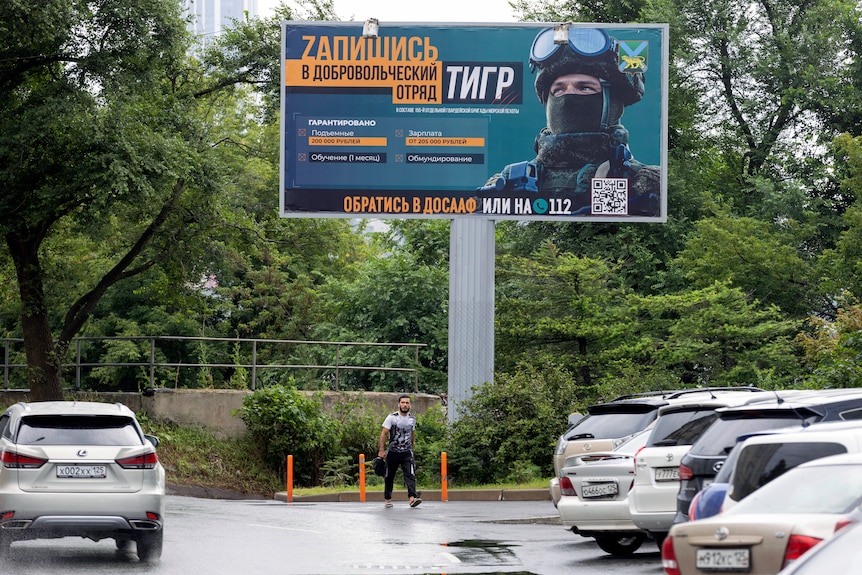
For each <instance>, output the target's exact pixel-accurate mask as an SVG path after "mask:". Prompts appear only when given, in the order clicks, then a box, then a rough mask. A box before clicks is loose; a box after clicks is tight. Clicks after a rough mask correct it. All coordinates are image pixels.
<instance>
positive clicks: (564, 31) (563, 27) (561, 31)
mask: <svg viewBox="0 0 862 575" xmlns="http://www.w3.org/2000/svg"><path fill="white" fill-rule="evenodd" d="M571 26H572V23H571V22H566V23H564V24H557V25H556V26H554V44H557V45H560V46H565V45H566V44H568V42H569V28H571Z"/></svg>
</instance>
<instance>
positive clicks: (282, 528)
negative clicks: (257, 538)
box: [248, 523, 326, 535]
mask: <svg viewBox="0 0 862 575" xmlns="http://www.w3.org/2000/svg"><path fill="white" fill-rule="evenodd" d="M248 526H249V527H262V528H264V529H278V530H280V531H301V532H302V533H315V534H318V535H323V534H324V533H326V532H325V531H314V530H312V529H293V528H292V527H275V526H273V525H257V524H255V523H249V524H248Z"/></svg>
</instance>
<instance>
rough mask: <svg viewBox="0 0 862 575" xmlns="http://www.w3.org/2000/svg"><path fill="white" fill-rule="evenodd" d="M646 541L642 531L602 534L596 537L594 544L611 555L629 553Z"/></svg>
mask: <svg viewBox="0 0 862 575" xmlns="http://www.w3.org/2000/svg"><path fill="white" fill-rule="evenodd" d="M644 541H646V535H644V534H643V533H632V534H629V535H602V536H599V537H596V545H598V546H599V549H601V550H602V551H604V552H605V553H610V554H611V555H631V554H632V553H634V552H635V551H637V550H638V549H640V546H641V544H643V542H644Z"/></svg>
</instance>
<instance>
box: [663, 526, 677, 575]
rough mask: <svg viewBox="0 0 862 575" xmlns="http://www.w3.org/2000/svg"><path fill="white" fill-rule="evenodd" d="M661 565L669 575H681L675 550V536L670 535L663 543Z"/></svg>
mask: <svg viewBox="0 0 862 575" xmlns="http://www.w3.org/2000/svg"><path fill="white" fill-rule="evenodd" d="M661 566H662V567H663V568H664V572H665V573H667V575H681V574H682V572H681V571H680V570H679V564H678V563H677V562H676V552H675V551H674V550H673V537H671V536H670V535H668V536H667V537H665V538H664V541H663V542H662V544H661Z"/></svg>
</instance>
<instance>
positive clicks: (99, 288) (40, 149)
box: [0, 0, 325, 400]
mask: <svg viewBox="0 0 862 575" xmlns="http://www.w3.org/2000/svg"><path fill="white" fill-rule="evenodd" d="M312 4H313V5H314V6H317V5H318V3H312ZM320 4H321V5H323V4H325V3H320ZM283 14H286V12H284V13H283ZM0 30H2V31H3V33H2V34H0V124H2V125H3V126H4V130H3V133H2V135H0V187H2V189H3V191H4V193H3V194H2V195H0V230H2V232H3V236H4V239H5V243H6V249H7V250H8V254H9V257H10V259H11V260H12V262H13V263H14V267H15V273H16V283H17V287H18V297H19V300H20V325H21V333H22V335H23V337H24V340H25V350H26V355H27V364H28V367H29V371H28V379H29V386H30V389H31V397H32V398H33V399H37V400H38V399H52V398H59V397H60V396H61V387H60V381H61V370H60V366H61V364H62V361H63V359H64V357H65V355H66V351H67V349H68V346H69V342H70V340H71V338H72V337H73V336H74V335H75V334H76V333H78V332H79V331H80V330H81V328H82V326H83V325H84V324H85V322H86V321H87V319H88V318H89V317H90V315H91V314H92V312H93V310H94V309H95V308H96V306H97V305H98V303H99V302H100V301H101V299H102V298H103V297H104V296H105V294H106V293H107V292H108V290H109V289H110V288H112V286H114V285H115V284H117V283H118V282H120V281H122V280H125V279H127V278H129V277H132V276H135V275H137V274H140V273H143V272H145V271H147V270H150V269H152V268H154V267H155V266H160V267H162V268H163V269H164V270H165V272H166V274H167V275H168V277H169V278H170V281H171V282H172V283H173V284H174V285H179V284H181V283H182V282H184V281H186V280H187V279H189V278H193V279H192V281H197V279H198V278H199V277H200V276H201V274H202V272H203V271H205V270H206V268H207V257H206V255H207V254H206V249H204V248H205V246H204V244H205V243H206V242H203V241H201V240H202V239H204V238H208V237H209V236H210V235H211V232H212V230H216V229H222V228H223V222H221V221H220V220H219V218H218V213H217V211H216V210H214V209H213V208H214V206H213V203H212V202H211V199H212V198H213V197H215V196H216V194H215V191H216V190H217V189H218V188H219V186H220V184H221V182H222V181H223V178H224V176H225V173H226V171H227V170H226V169H225V166H224V165H223V164H221V163H220V160H221V159H223V158H222V157H221V156H220V154H219V153H218V151H219V150H220V149H223V148H224V146H222V145H221V144H222V143H223V142H224V140H223V139H211V137H212V136H213V134H211V133H209V132H208V127H209V126H211V125H212V124H213V123H218V122H219V121H220V118H219V114H218V111H219V110H220V109H221V108H220V107H219V103H220V100H222V99H223V98H224V97H225V95H230V93H231V92H232V91H233V90H234V88H235V87H236V86H237V85H239V84H248V85H254V86H259V87H262V88H263V89H265V90H267V91H268V92H269V93H273V92H275V93H277V86H278V82H277V78H278V77H279V72H278V64H277V62H278V60H279V58H278V54H279V40H278V36H279V33H278V27H277V25H276V23H275V22H269V23H262V22H248V23H240V25H238V27H237V31H236V32H234V33H231V34H228V35H226V36H225V37H224V39H223V41H220V42H217V43H216V44H215V46H214V48H213V49H212V50H211V51H209V52H203V53H201V56H202V60H200V61H198V60H196V59H194V58H190V57H189V56H188V50H189V48H190V39H189V38H188V36H187V33H186V31H185V23H184V22H183V20H182V18H181V14H180V12H179V5H178V4H177V3H176V2H172V1H170V0H143V1H137V0H136V1H134V2H132V1H123V2H115V3H111V4H99V5H93V4H91V3H87V2H81V1H79V0H48V1H46V2H39V3H35V4H34V3H30V2H18V1H15V2H12V4H11V5H8V6H6V7H5V8H4V10H3V11H2V12H0ZM268 101H269V102H270V103H272V102H273V99H272V98H270V99H269V100H268ZM214 150H215V151H214ZM60 233H63V234H66V233H68V234H69V235H70V237H71V236H74V237H75V238H77V239H78V240H79V241H81V242H86V243H87V244H88V245H92V246H94V249H93V250H92V252H91V253H94V254H98V256H99V257H98V258H96V259H95V260H91V261H88V262H87V263H88V264H89V265H90V268H91V269H90V272H89V273H88V274H86V275H83V276H78V277H80V278H81V279H83V280H85V281H83V282H81V284H80V285H78V286H65V285H64V286H63V288H71V287H76V288H77V289H78V291H77V292H68V291H67V292H66V293H65V294H64V297H63V298H57V299H59V300H71V303H69V305H68V307H67V311H66V312H65V313H57V312H58V310H56V309H52V308H51V307H50V304H51V303H52V296H51V292H52V291H53V290H54V289H57V290H58V291H61V290H60V287H59V286H57V288H55V287H54V286H55V284H54V283H53V281H49V280H53V278H51V276H50V275H49V272H50V271H51V267H50V264H51V257H52V256H53V255H54V254H52V253H50V252H46V248H47V247H49V246H51V245H58V246H59V245H62V242H60V241H58V240H57V239H55V238H56V237H57V236H58V234H60ZM80 253H86V252H85V251H82V252H80ZM62 255H63V254H57V256H58V258H59V257H62ZM58 316H59V319H55V318H57V317H58ZM55 330H56V336H55Z"/></svg>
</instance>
